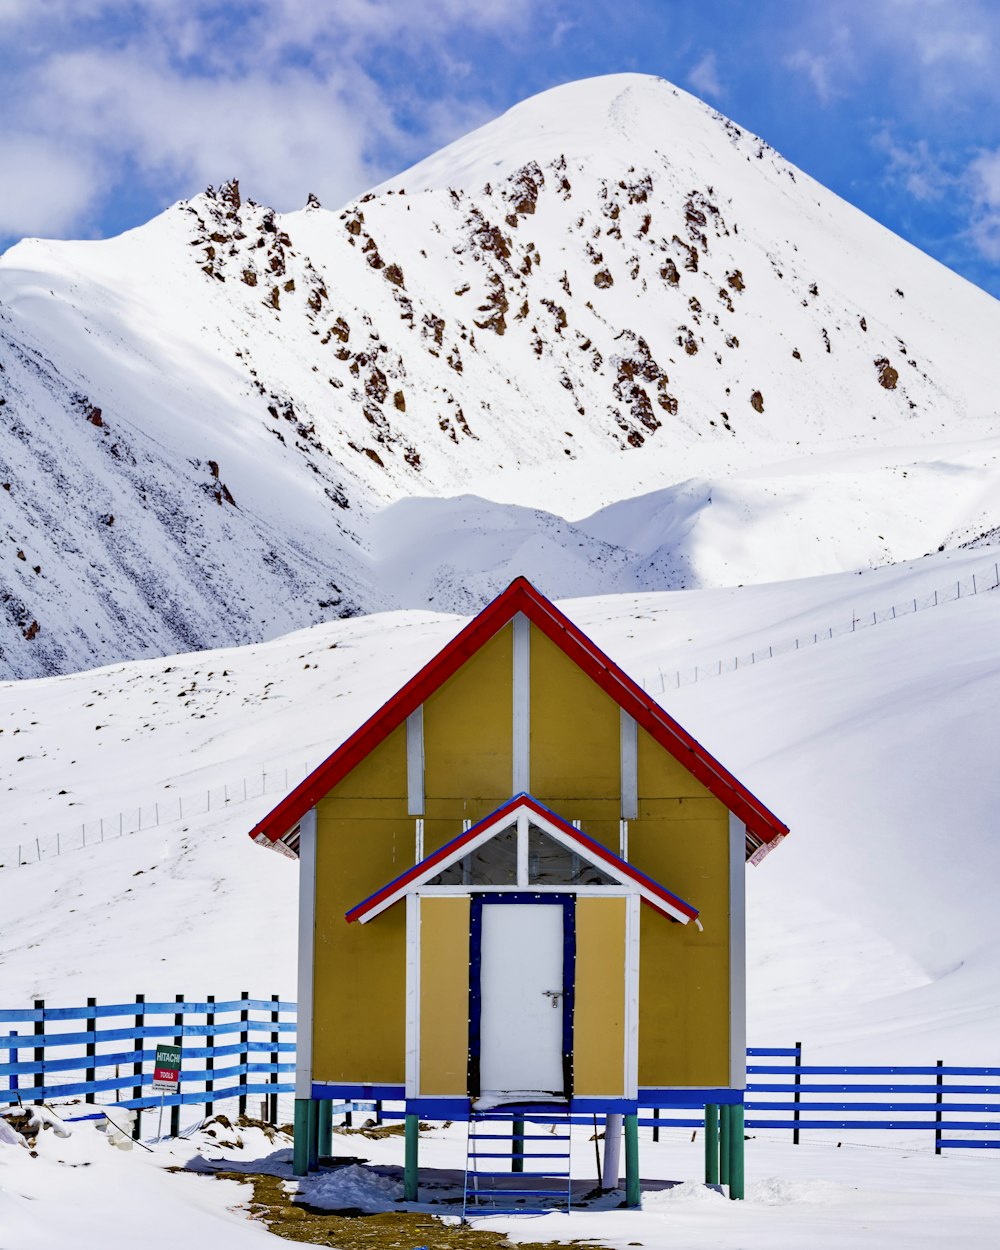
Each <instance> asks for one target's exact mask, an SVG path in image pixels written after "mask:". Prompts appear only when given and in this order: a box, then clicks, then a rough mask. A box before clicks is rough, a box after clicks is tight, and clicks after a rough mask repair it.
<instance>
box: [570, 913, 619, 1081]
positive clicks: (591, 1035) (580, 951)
mask: <svg viewBox="0 0 1000 1250" xmlns="http://www.w3.org/2000/svg"><path fill="white" fill-rule="evenodd" d="M626 908H627V900H626V899H624V898H594V897H590V896H584V897H581V898H578V899H577V902H576V984H575V1008H574V1013H573V1092H574V1094H575V1095H576V1096H577V1097H580V1098H587V1097H590V1098H597V1097H600V1096H601V1095H613V1096H615V1097H619V1098H620V1097H622V1096H623V1095H624V1093H625V957H626V949H625V917H626Z"/></svg>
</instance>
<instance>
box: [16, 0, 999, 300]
mask: <svg viewBox="0 0 1000 1250" xmlns="http://www.w3.org/2000/svg"><path fill="white" fill-rule="evenodd" d="M998 69H1000V3H998V2H997V0H828V2H827V3H826V4H814V3H812V2H811V0H601V2H597V0H478V2H471V0H242V3H238V4H237V3H230V2H225V0H0V83H3V90H2V92H0V246H6V245H7V244H8V243H10V242H13V241H14V240H15V239H17V238H19V237H21V236H22V235H57V236H76V237H95V236H101V235H106V234H113V233H117V232H118V231H120V230H122V229H126V228H128V227H129V226H133V225H137V224H139V223H141V222H142V221H144V220H146V219H148V218H149V217H151V216H152V215H154V214H155V213H156V212H158V211H160V210H161V209H162V208H164V207H165V206H166V205H167V204H169V203H171V202H172V201H173V200H176V199H179V198H181V197H183V196H188V195H191V194H194V193H195V192H196V191H198V190H201V189H202V188H203V187H204V186H205V185H206V184H207V183H209V182H213V183H218V182H220V181H222V180H224V179H226V178H228V177H231V176H233V175H237V176H239V177H240V178H241V185H242V186H243V188H244V190H245V192H246V193H247V194H249V195H251V196H253V198H255V199H257V200H261V201H266V202H269V203H272V204H274V205H275V206H276V207H278V208H281V209H287V208H297V207H300V206H301V205H302V204H303V203H304V202H305V198H306V194H307V193H308V192H309V191H315V192H316V193H317V194H318V195H319V196H320V198H321V200H322V201H323V202H324V203H325V204H326V205H327V206H328V207H336V206H337V205H338V204H339V203H341V202H343V201H345V200H346V199H348V198H349V197H351V196H353V195H355V194H358V193H359V192H361V191H363V190H365V189H366V187H368V186H370V185H372V184H374V183H375V182H377V181H379V180H380V179H381V178H383V177H385V176H387V175H388V174H391V173H394V172H396V171H398V170H399V169H401V168H403V167H404V166H406V165H407V164H410V163H411V162H412V161H414V160H417V159H419V158H420V157H421V156H424V155H426V154H427V153H428V152H431V151H433V150H434V149H435V148H437V147H440V146H441V145H442V144H444V143H446V142H448V141H449V140H451V139H453V138H456V137H458V136H459V135H461V134H463V133H464V132H466V131H467V130H470V129H472V128H473V127H474V126H476V125H478V124H480V123H481V122H484V121H487V120H488V119H489V118H491V117H493V116H496V114H498V113H500V112H502V111H503V110H504V109H505V108H507V107H509V106H510V105H511V104H513V103H516V102H517V101H518V100H520V99H522V98H524V97H525V96H527V95H531V94H534V93H535V92H537V91H542V90H544V89H545V88H546V87H550V86H554V85H556V84H557V83H560V82H566V81H569V80H572V79H574V78H583V77H587V76H589V75H594V74H604V73H615V72H619V71H622V70H635V71H639V72H643V73H650V74H660V75H662V76H663V77H665V78H668V79H670V80H671V81H672V82H675V83H677V84H678V85H679V86H683V87H685V88H687V89H688V90H690V91H693V92H694V93H695V94H697V95H700V96H701V97H702V98H703V99H706V100H707V101H709V102H710V103H711V104H712V105H714V106H715V107H717V108H718V109H720V110H721V111H722V112H724V113H726V114H727V115H729V116H730V117H732V118H734V119H735V120H736V121H737V122H738V123H739V124H740V125H742V126H744V127H746V128H748V129H750V130H753V131H756V132H757V133H758V134H760V135H762V136H763V138H765V139H766V140H767V141H768V142H769V143H770V144H771V145H772V146H773V147H775V148H777V149H778V150H779V151H780V152H782V153H783V154H784V155H785V156H786V157H788V159H789V160H791V161H793V162H794V163H795V164H796V165H799V166H800V167H801V168H803V169H805V170H806V171H808V172H809V173H810V174H812V175H813V176H814V177H815V178H817V179H818V180H819V181H821V182H823V183H825V184H826V185H827V186H829V187H830V188H831V189H833V190H834V191H836V192H837V193H838V194H840V195H842V196H843V197H844V198H845V199H848V200H850V201H851V202H852V203H854V204H856V205H858V206H859V207H860V208H862V209H863V210H864V211H865V212H868V213H870V214H871V215H872V216H874V217H876V218H878V219H879V220H880V221H882V222H884V223H885V224H886V225H888V226H889V227H890V228H891V229H893V230H895V231H896V232H898V233H899V234H902V235H903V236H904V237H906V238H908V239H910V240H911V241H912V242H913V243H915V244H917V246H918V247H921V248H922V249H923V250H925V251H927V252H929V253H931V255H933V256H936V257H937V258H938V259H940V260H942V261H943V262H944V263H945V264H947V265H949V266H950V267H951V268H953V269H956V270H958V271H959V272H960V273H962V274H964V275H965V276H966V277H968V278H969V279H970V280H971V281H973V282H976V283H978V284H979V285H980V286H983V287H985V288H986V289H987V290H990V291H991V292H992V293H993V294H994V295H1000V107H998V105H1000V73H998Z"/></svg>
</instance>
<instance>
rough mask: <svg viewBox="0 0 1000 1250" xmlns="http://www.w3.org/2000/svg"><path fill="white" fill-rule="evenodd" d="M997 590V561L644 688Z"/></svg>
mask: <svg viewBox="0 0 1000 1250" xmlns="http://www.w3.org/2000/svg"><path fill="white" fill-rule="evenodd" d="M997 589H1000V562H994V564H993V566H992V568H987V569H986V570H985V571H983V570H979V571H977V572H975V573H973V574H972V576H971V577H964V578H960V579H959V580H958V581H956V582H953V583H949V584H948V585H947V586H945V587H943V588H939V589H937V590H934V591H931V592H930V593H929V594H926V595H917V596H916V597H911V598H909V599H906V600H904V601H903V602H902V603H896V604H892V605H891V606H890V607H888V608H882V609H878V610H876V611H873V612H864V613H855V614H854V616H853V618H852V619H851V620H850V621H844V622H842V623H841V624H839V625H831V626H827V627H826V628H825V629H820V630H814V631H813V632H812V633H808V634H804V635H800V636H799V637H797V638H791V639H785V641H783V642H780V643H770V644H768V646H766V647H761V648H760V649H759V650H755V651H751V652H749V653H748V654H746V655H737V656H733V657H731V658H729V659H719V660H715V661H713V662H712V663H710V664H697V665H695V666H694V667H693V668H685V669H678V670H677V671H675V672H673V673H669V672H665V671H664V670H663V669H660V670H658V676H657V677H655V678H652V679H648V678H647V679H645V680H643V682H642V685H643V688H644V689H646V690H648V691H650V692H651V693H654V692H655V690H656V688H657V686H658V687H659V690H660V692H661V693H665V692H666V691H668V690H677V689H678V688H679V687H681V686H690V685H693V684H694V683H695V682H697V681H706V680H707V679H708V678H710V677H721V676H722V675H723V674H725V673H736V672H739V670H740V669H741V668H749V667H750V666H751V665H752V664H760V663H761V662H762V661H763V660H771V659H774V658H775V657H776V656H779V655H788V654H789V652H792V651H801V650H802V649H803V648H804V647H811V646H814V645H815V644H816V643H818V642H828V641H829V640H830V639H831V638H841V637H843V635H844V634H853V633H857V631H858V630H861V629H870V628H871V627H872V626H873V625H884V624H885V623H886V622H887V621H894V620H896V619H898V618H899V617H901V616H912V615H913V613H914V612H923V611H925V610H926V609H927V608H937V607H940V606H941V605H942V604H945V603H954V602H955V601H956V600H958V599H967V598H971V597H972V596H973V595H978V594H983V593H985V592H986V591H989V590H997Z"/></svg>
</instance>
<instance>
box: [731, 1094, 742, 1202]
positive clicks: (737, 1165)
mask: <svg viewBox="0 0 1000 1250" xmlns="http://www.w3.org/2000/svg"><path fill="white" fill-rule="evenodd" d="M743 1124H744V1111H743V1105H742V1103H741V1104H740V1105H739V1106H734V1107H731V1108H730V1110H729V1137H730V1141H729V1196H730V1198H742V1197H743V1144H744V1132H743Z"/></svg>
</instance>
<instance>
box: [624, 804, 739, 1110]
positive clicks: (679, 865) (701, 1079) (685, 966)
mask: <svg viewBox="0 0 1000 1250" xmlns="http://www.w3.org/2000/svg"><path fill="white" fill-rule="evenodd" d="M712 801H713V802H714V803H715V804H716V813H715V816H714V818H713V819H706V818H704V816H703V818H702V819H696V820H678V819H676V818H671V816H672V815H674V814H675V813H676V807H675V806H674V805H670V804H664V805H663V806H664V808H665V809H666V814H665V815H664V816H663V817H662V818H660V819H657V818H655V817H654V816H653V815H652V813H653V812H654V811H655V810H656V807H657V804H649V805H648V806H646V807H645V808H644V807H643V805H642V804H641V801H640V812H645V817H644V818H642V819H640V820H638V821H634V822H631V823H630V826H629V858H630V859H631V861H632V862H633V863H634V864H635V865H636V867H637V868H639V869H640V870H641V871H642V872H644V873H647V874H648V875H649V876H651V877H652V878H653V879H654V880H656V881H659V882H661V884H663V885H665V886H666V887H667V889H669V890H673V891H675V892H676V893H678V894H679V895H681V897H682V898H685V899H687V901H688V902H690V903H693V904H694V906H695V907H697V908H699V910H700V913H701V914H700V917H699V919H700V920H701V922H702V925H703V927H704V931H699V929H698V928H697V926H696V925H695V924H694V922H691V923H690V924H687V925H680V924H673V923H671V922H670V921H669V920H667V919H666V918H665V917H663V916H660V915H658V914H657V913H656V912H654V911H652V910H651V909H650V908H648V907H644V908H642V913H641V914H642V920H641V924H640V942H641V954H640V960H639V970H640V976H639V1084H640V1085H653V1086H662V1085H726V1084H728V1081H729V814H728V812H727V810H726V808H725V807H724V806H723V804H722V803H719V802H718V801H717V800H712Z"/></svg>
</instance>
